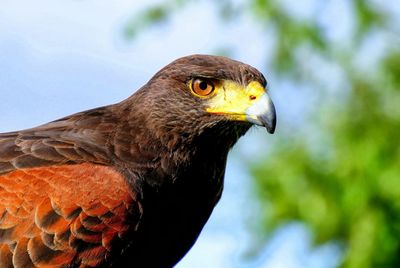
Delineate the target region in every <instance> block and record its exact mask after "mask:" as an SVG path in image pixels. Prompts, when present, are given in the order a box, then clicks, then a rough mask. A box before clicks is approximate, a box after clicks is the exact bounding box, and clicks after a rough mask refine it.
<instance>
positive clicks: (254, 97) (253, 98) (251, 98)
mask: <svg viewBox="0 0 400 268" xmlns="http://www.w3.org/2000/svg"><path fill="white" fill-rule="evenodd" d="M249 99H250V100H255V99H257V97H256V96H254V95H250V96H249Z"/></svg>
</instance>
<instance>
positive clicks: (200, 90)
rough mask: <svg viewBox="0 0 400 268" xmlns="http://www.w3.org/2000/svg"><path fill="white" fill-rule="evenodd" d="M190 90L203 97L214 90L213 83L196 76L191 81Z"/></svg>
mask: <svg viewBox="0 0 400 268" xmlns="http://www.w3.org/2000/svg"><path fill="white" fill-rule="evenodd" d="M192 90H193V92H194V93H196V94H197V95H199V96H201V97H205V96H208V95H210V94H211V93H212V92H213V91H214V84H213V83H212V82H211V81H208V80H205V79H201V78H196V79H194V80H193V81H192Z"/></svg>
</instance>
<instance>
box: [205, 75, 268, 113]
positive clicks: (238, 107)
mask: <svg viewBox="0 0 400 268" xmlns="http://www.w3.org/2000/svg"><path fill="white" fill-rule="evenodd" d="M215 91H216V92H215V93H214V96H212V97H211V98H210V99H209V102H208V104H209V107H208V108H207V112H209V113H212V114H223V115H227V116H229V117H230V118H231V119H234V120H240V121H246V110H247V109H248V108H250V107H251V106H252V105H254V104H255V103H256V102H257V101H258V100H259V99H260V98H261V96H262V95H263V94H265V92H266V90H265V88H264V87H263V86H262V85H261V84H260V83H259V82H257V81H252V82H250V83H249V84H248V85H247V86H246V87H244V86H243V85H241V84H238V83H235V82H233V81H223V82H222V83H221V84H220V85H219V86H218V87H217V88H216V90H215Z"/></svg>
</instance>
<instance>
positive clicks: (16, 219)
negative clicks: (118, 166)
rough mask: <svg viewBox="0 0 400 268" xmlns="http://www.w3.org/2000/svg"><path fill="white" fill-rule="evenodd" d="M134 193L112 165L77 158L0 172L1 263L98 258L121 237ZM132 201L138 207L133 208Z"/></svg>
mask: <svg viewBox="0 0 400 268" xmlns="http://www.w3.org/2000/svg"><path fill="white" fill-rule="evenodd" d="M135 199H136V197H135V196H134V195H133V193H132V192H131V191H130V189H129V187H128V185H127V184H126V183H125V180H124V178H123V176H122V175H121V174H120V173H119V172H117V171H116V170H115V169H113V168H112V167H107V166H101V165H94V164H90V163H82V164H75V165H60V166H45V167H38V168H28V169H19V170H14V171H11V172H9V173H6V174H3V175H1V176H0V267H62V266H68V265H70V264H75V265H78V266H81V267H88V266H89V267H90V266H96V265H99V264H101V263H103V262H104V261H105V260H106V258H107V256H108V254H109V253H110V251H111V244H112V243H113V242H114V241H116V240H118V239H124V234H126V232H127V231H128V228H135V224H134V223H132V222H128V218H132V217H128V216H129V215H128V214H137V215H136V216H138V215H140V214H141V211H140V208H139V207H138V206H132V204H133V203H134V202H135ZM132 207H137V211H132Z"/></svg>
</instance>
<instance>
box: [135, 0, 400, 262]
mask: <svg viewBox="0 0 400 268" xmlns="http://www.w3.org/2000/svg"><path fill="white" fill-rule="evenodd" d="M198 1H200V0H198ZM188 2H196V1H195V0H192V1H182V0H181V1H176V0H175V1H170V2H168V3H167V2H166V3H167V4H163V5H160V6H156V7H153V8H150V9H148V10H147V11H145V12H144V13H143V16H144V17H143V18H145V19H144V20H143V18H140V19H139V20H135V21H136V22H133V23H131V24H130V25H129V26H128V29H130V30H129V31H130V32H132V33H133V32H137V30H138V29H140V28H141V27H143V26H150V25H152V23H154V22H159V21H160V20H166V19H168V16H169V15H170V14H171V10H174V11H175V10H177V8H180V7H182V6H184V4H187V3H188ZM234 2H235V3H234ZM236 2H237V1H233V0H232V1H230V0H224V1H219V2H215V5H217V6H218V7H219V10H220V11H221V17H222V18H224V20H235V17H236V16H235V14H237V13H238V12H246V13H247V14H250V15H251V17H252V18H254V21H255V22H256V23H257V24H258V25H260V26H261V27H262V29H263V30H264V31H265V34H266V35H271V33H272V34H273V35H274V36H272V37H271V39H274V40H275V42H276V45H275V52H274V53H275V54H274V57H273V59H272V62H270V63H269V64H270V65H271V67H272V69H270V70H268V72H269V73H271V72H272V73H274V74H275V75H276V76H277V77H279V79H282V80H289V81H290V82H291V83H293V84H296V83H302V84H303V85H304V84H306V85H307V86H308V87H310V88H313V89H314V91H316V92H318V94H317V100H316V101H314V104H317V106H316V107H315V108H314V109H313V110H312V113H311V114H310V115H308V117H307V118H306V120H305V121H306V122H305V124H310V125H312V126H313V127H309V128H308V129H309V130H310V131H311V130H312V131H315V132H317V135H313V134H314V133H307V132H302V131H298V132H295V131H293V128H291V127H287V126H284V125H278V133H277V134H278V135H279V138H278V140H277V142H275V143H274V144H272V151H271V152H270V153H268V154H267V155H265V157H264V158H262V159H260V160H259V161H258V162H256V163H253V164H252V168H251V172H252V174H253V176H254V178H255V184H254V190H255V192H256V195H257V198H258V200H259V202H260V203H261V204H262V206H261V207H262V211H261V213H260V217H259V220H260V221H261V222H262V226H263V227H264V228H263V231H264V232H265V233H267V234H269V233H271V232H273V231H274V230H276V229H277V228H278V227H279V226H281V225H282V224H285V223H287V222H289V221H293V220H295V221H300V222H303V223H304V224H305V225H306V226H308V227H309V228H310V229H311V230H312V232H313V234H314V238H315V243H316V244H320V243H325V242H328V241H341V242H342V244H343V245H344V256H343V262H342V263H341V266H342V267H348V268H358V267H363V268H364V267H400V141H399V140H400V37H399V33H400V29H399V27H398V26H399V25H397V24H396V18H395V14H393V13H391V9H390V4H389V3H385V4H383V2H378V1H373V2H372V1H367V0H352V1H344V2H345V3H346V4H347V5H348V6H349V9H350V11H351V20H350V22H349V23H351V24H352V25H349V28H351V29H352V30H350V31H348V34H347V36H346V37H345V40H342V41H339V42H338V41H337V40H336V41H335V40H332V38H331V37H330V36H329V35H328V34H327V29H326V27H327V26H326V23H325V24H324V23H323V22H322V21H323V20H321V17H323V16H324V14H323V13H324V12H327V11H328V10H326V8H329V7H325V9H324V5H326V6H328V5H327V4H326V3H328V2H330V1H326V2H325V1H317V2H316V5H318V6H319V8H317V9H316V11H315V12H314V13H313V14H312V15H311V16H306V17H299V16H297V15H296V13H293V12H291V11H290V9H288V8H287V3H288V1H273V0H250V1H242V2H240V3H241V4H240V5H239V6H238V5H237V3H236ZM283 3H286V6H285V4H283ZM314 4H315V3H314ZM342 4H343V3H342ZM395 4H396V3H395V2H393V3H392V5H395ZM170 7H173V8H172V9H170ZM397 15H399V14H397ZM336 19H338V20H340V19H341V18H336ZM143 21H144V22H143ZM397 22H398V21H397ZM332 24H333V26H332ZM334 24H335V22H331V27H335V25H334ZM350 26H352V27H350ZM376 39H380V41H381V42H382V43H383V44H384V49H381V52H380V53H378V55H377V56H376V57H375V60H374V61H372V63H370V64H371V66H364V64H365V63H363V61H361V62H360V61H358V60H357V58H358V57H359V54H360V51H364V52H363V53H364V54H363V56H362V57H363V58H368V55H369V54H371V55H376V51H369V50H368V49H367V50H365V49H364V48H365V47H366V46H367V47H368V44H369V43H371V42H373V41H374V40H376ZM304 48H306V51H307V53H309V54H310V56H311V57H313V58H317V59H319V60H320V61H321V62H323V63H324V64H328V65H331V66H335V67H337V68H338V69H339V70H340V71H341V73H343V74H344V75H343V77H342V78H340V79H342V80H343V81H341V83H338V84H340V85H346V87H344V88H342V89H337V91H336V92H334V93H333V94H332V93H329V90H328V88H329V85H326V81H327V79H326V78H325V79H321V78H318V76H316V75H315V74H317V73H318V72H319V70H320V66H318V64H316V65H314V66H312V67H310V66H309V65H307V66H308V67H307V68H305V67H304V57H299V53H300V54H301V53H302V51H304ZM373 48H374V46H371V49H373ZM302 49H303V50H302ZM367 62H368V61H367ZM293 94H296V92H293ZM343 96H345V97H343ZM328 98H329V100H328ZM332 98H334V99H336V101H332ZM303 101H307V100H303ZM308 122H312V123H308Z"/></svg>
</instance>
